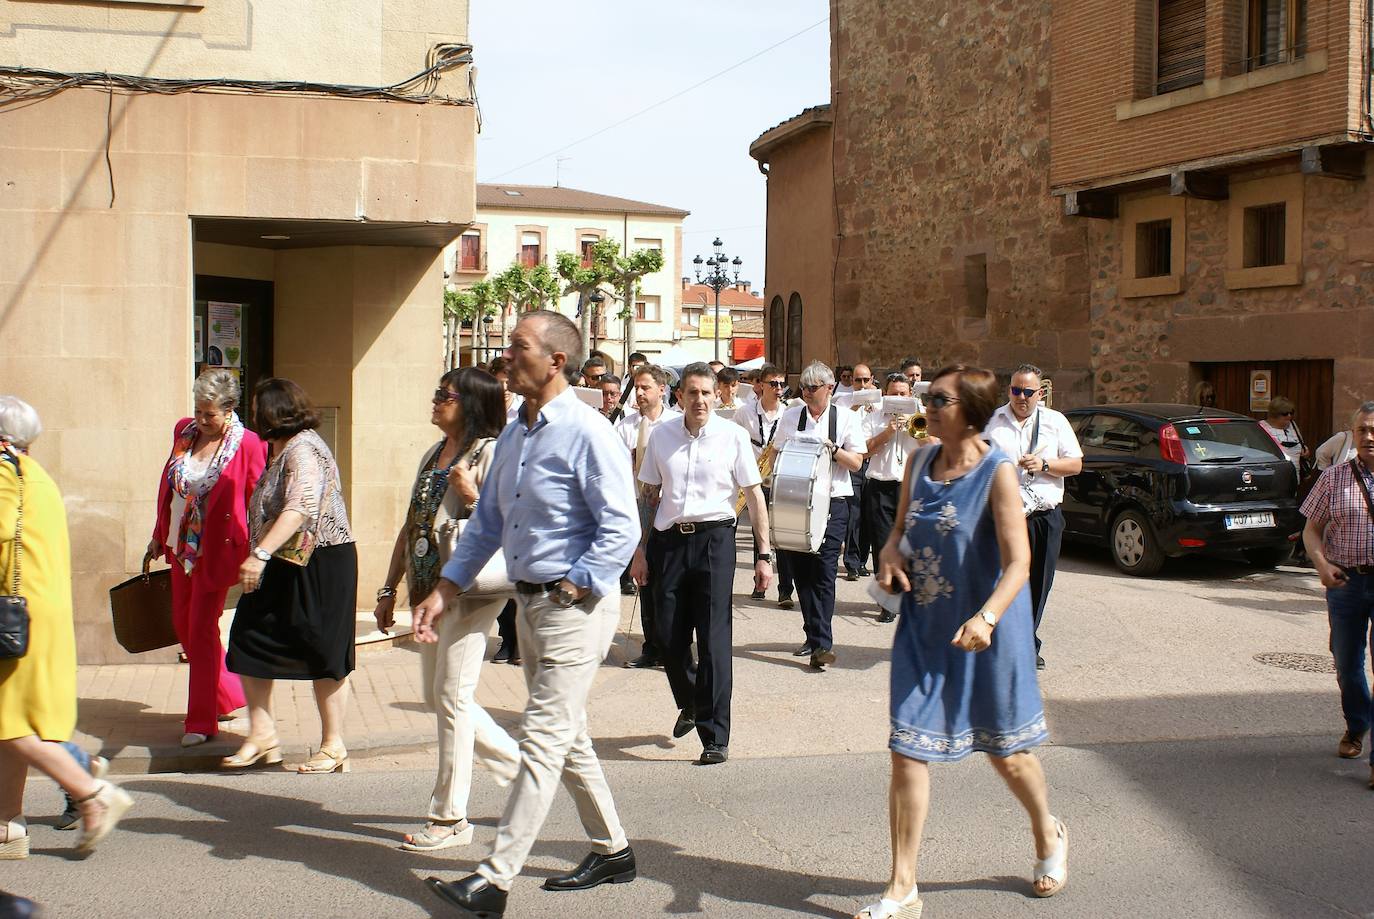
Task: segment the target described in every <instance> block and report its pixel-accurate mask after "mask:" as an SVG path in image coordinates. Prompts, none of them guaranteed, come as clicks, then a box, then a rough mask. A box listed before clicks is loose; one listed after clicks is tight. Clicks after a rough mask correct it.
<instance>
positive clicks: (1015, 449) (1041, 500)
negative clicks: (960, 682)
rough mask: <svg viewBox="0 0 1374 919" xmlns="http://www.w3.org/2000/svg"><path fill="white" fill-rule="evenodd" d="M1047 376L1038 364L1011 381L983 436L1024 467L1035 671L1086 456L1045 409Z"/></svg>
mask: <svg viewBox="0 0 1374 919" xmlns="http://www.w3.org/2000/svg"><path fill="white" fill-rule="evenodd" d="M1042 376H1043V375H1042V374H1041V372H1040V368H1039V367H1036V366H1035V365H1034V364H1022V365H1021V366H1020V367H1018V368H1016V372H1015V373H1013V374H1012V375H1011V386H1010V387H1009V389H1008V393H1007V395H1008V400H1009V401H1008V402H1007V404H1006V405H1004V406H1002V407H1001V408H999V409H998V410H997V411H996V412H994V413H993V415H992V418H991V420H989V421H988V426H987V428H985V429H984V431H983V433H984V434H986V435H987V437H988V440H990V441H991V442H992V443H993V445H994V446H997V447H1001V448H1002V452H1004V453H1006V454H1007V456H1009V457H1011V458H1012V460H1013V461H1014V462H1015V463H1016V465H1017V466H1018V467H1019V468H1018V469H1017V474H1018V477H1019V478H1020V480H1021V504H1022V508H1023V510H1024V511H1025V512H1026V527H1027V529H1028V530H1029V532H1030V544H1031V570H1030V592H1031V608H1032V611H1033V612H1034V614H1035V633H1036V634H1035V665H1036V667H1037V668H1038V669H1040V670H1044V669H1045V659H1044V658H1043V657H1042V656H1041V655H1040V645H1041V642H1040V620H1041V619H1043V618H1044V616H1045V601H1046V599H1048V598H1049V595H1050V588H1051V587H1052V586H1053V585H1054V569H1055V566H1056V565H1058V564H1059V544H1060V542H1061V541H1062V539H1063V537H1064V512H1063V511H1062V510H1060V509H1059V505H1060V504H1062V503H1063V501H1064V479H1066V478H1068V477H1069V476H1071V475H1078V473H1080V472H1082V471H1083V450H1082V448H1080V447H1079V446H1078V437H1077V436H1076V435H1075V434H1074V433H1073V428H1071V427H1070V426H1069V419H1067V418H1065V417H1064V416H1063V414H1061V413H1060V412H1056V411H1055V410H1054V409H1052V408H1046V407H1045V406H1043V405H1041V404H1040V396H1041V386H1042Z"/></svg>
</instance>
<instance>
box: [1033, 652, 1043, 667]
mask: <svg viewBox="0 0 1374 919" xmlns="http://www.w3.org/2000/svg"><path fill="white" fill-rule="evenodd" d="M1035 669H1036V670H1044V669H1045V659H1044V658H1043V657H1041V656H1040V655H1039V654H1037V655H1035Z"/></svg>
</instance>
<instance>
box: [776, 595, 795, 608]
mask: <svg viewBox="0 0 1374 919" xmlns="http://www.w3.org/2000/svg"><path fill="white" fill-rule="evenodd" d="M778 608H779V609H791V608H792V595H791V594H778Z"/></svg>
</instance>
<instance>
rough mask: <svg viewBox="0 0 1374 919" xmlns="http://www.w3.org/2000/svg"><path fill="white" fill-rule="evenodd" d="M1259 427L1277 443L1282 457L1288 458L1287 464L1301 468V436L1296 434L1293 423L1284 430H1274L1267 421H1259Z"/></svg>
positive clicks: (1296, 430) (1296, 429)
mask: <svg viewBox="0 0 1374 919" xmlns="http://www.w3.org/2000/svg"><path fill="white" fill-rule="evenodd" d="M1259 424H1260V427H1262V428H1264V429H1265V430H1266V431H1268V432H1269V436H1270V437H1272V438H1274V440H1275V441H1276V442H1277V443H1278V445H1279V449H1280V450H1282V451H1283V455H1284V456H1286V457H1288V462H1290V463H1292V464H1293V465H1294V466H1297V467H1298V468H1299V469H1301V468H1302V447H1303V443H1302V436H1301V435H1300V434H1298V426H1297V425H1296V424H1294V423H1293V422H1291V421H1290V422H1288V427H1286V428H1276V427H1274V426H1273V425H1272V424H1270V423H1269V419H1267V418H1263V419H1260V423H1259Z"/></svg>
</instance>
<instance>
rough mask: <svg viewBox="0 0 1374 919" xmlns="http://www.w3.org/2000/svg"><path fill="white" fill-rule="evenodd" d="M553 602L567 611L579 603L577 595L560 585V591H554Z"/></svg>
mask: <svg viewBox="0 0 1374 919" xmlns="http://www.w3.org/2000/svg"><path fill="white" fill-rule="evenodd" d="M553 602H555V603H557V604H558V605H559V606H561V607H563V608H564V609H567V608H568V607H570V606H573V605H574V604H576V603H577V595H576V594H574V593H573V592H572V591H571V590H568V588H566V587H563V586H562V585H559V587H558V590H556V591H554V595H553Z"/></svg>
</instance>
